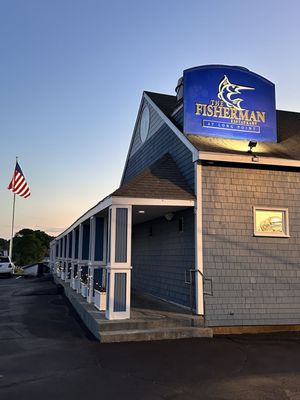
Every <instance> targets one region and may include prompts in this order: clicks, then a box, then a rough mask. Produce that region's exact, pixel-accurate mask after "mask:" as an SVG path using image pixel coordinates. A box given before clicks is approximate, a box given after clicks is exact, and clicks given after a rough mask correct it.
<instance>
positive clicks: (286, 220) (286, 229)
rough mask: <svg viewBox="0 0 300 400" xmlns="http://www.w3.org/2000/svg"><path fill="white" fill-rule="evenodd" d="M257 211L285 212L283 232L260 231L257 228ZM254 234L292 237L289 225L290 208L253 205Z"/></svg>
mask: <svg viewBox="0 0 300 400" xmlns="http://www.w3.org/2000/svg"><path fill="white" fill-rule="evenodd" d="M257 211H276V212H282V213H283V221H282V225H283V232H260V231H257V230H256V212H257ZM253 234H254V236H264V237H281V238H289V237H290V226H289V210H288V208H286V207H259V206H253Z"/></svg>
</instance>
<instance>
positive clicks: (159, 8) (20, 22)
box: [0, 0, 300, 238]
mask: <svg viewBox="0 0 300 400" xmlns="http://www.w3.org/2000/svg"><path fill="white" fill-rule="evenodd" d="M299 4H300V3H299V2H298V1H297V0H286V1H284V2H283V1H281V2H274V1H271V0H270V1H268V0H265V1H264V0H260V1H256V0H254V1H250V2H241V1H231V0H228V1H224V0H215V1H211V2H208V1H201V0H186V1H176V0H175V1H174V0H173V1H170V0H159V1H158V0H151V1H142V0H139V1H135V0H126V1H124V0H115V1H113V0H111V1H107V0H0V48H1V62H0V72H1V74H0V76H1V78H0V138H1V141H0V146H1V157H0V237H4V238H9V236H10V224H11V212H12V196H13V195H12V193H11V192H10V191H9V190H7V185H8V183H9V181H10V179H11V177H12V173H13V169H14V164H15V157H16V156H18V157H19V163H20V165H21V167H22V169H23V172H24V174H25V176H26V179H27V181H28V183H29V186H30V189H31V192H32V195H31V196H30V197H29V198H28V199H23V198H21V197H18V198H17V204H16V220H15V231H18V230H20V229H22V228H25V227H27V228H32V229H41V230H44V231H46V232H48V233H49V234H52V235H57V234H59V233H60V232H61V231H62V230H64V229H65V228H66V227H68V226H69V225H70V224H71V223H72V222H73V221H74V220H75V219H77V218H78V217H79V216H80V215H81V214H83V213H84V212H85V211H86V210H87V209H89V208H90V207H92V206H94V205H95V204H96V203H97V202H98V201H99V200H101V199H102V198H103V197H105V196H106V195H108V194H110V193H111V192H112V191H113V190H115V189H116V188H117V187H118V186H119V183H120V179H121V175H122V171H123V166H124V163H125V159H126V155H127V151H128V147H129V143H130V139H131V135H132V131H133V128H134V124H135V120H136V117H137V112H138V107H139V104H140V101H141V96H142V92H143V90H149V91H153V92H161V93H167V94H175V86H176V84H177V80H178V78H179V77H180V76H181V75H182V71H183V70H184V69H187V68H190V67H194V66H198V65H205V64H228V65H240V66H244V67H246V68H248V69H250V70H251V71H253V72H256V73H258V74H260V75H262V76H264V77H266V78H267V79H269V80H270V81H272V82H274V83H275V85H276V102H277V108H278V109H281V110H290V111H297V112H300V97H299V93H300V79H299V69H300V55H299V54H300V53H299V45H298V43H299V38H300V24H299V15H300V5H299Z"/></svg>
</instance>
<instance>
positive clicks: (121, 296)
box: [114, 272, 126, 312]
mask: <svg viewBox="0 0 300 400" xmlns="http://www.w3.org/2000/svg"><path fill="white" fill-rule="evenodd" d="M123 311H126V273H125V272H119V273H115V293H114V312H123Z"/></svg>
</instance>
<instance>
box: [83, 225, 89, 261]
mask: <svg viewBox="0 0 300 400" xmlns="http://www.w3.org/2000/svg"><path fill="white" fill-rule="evenodd" d="M89 249H90V225H89V224H86V225H83V238H82V259H83V260H88V259H89Z"/></svg>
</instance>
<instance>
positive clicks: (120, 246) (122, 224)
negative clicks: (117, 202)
mask: <svg viewBox="0 0 300 400" xmlns="http://www.w3.org/2000/svg"><path fill="white" fill-rule="evenodd" d="M127 225H128V210H127V208H117V209H116V243H115V246H116V247H115V262H127Z"/></svg>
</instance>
